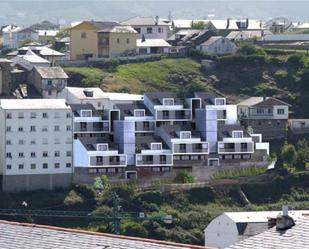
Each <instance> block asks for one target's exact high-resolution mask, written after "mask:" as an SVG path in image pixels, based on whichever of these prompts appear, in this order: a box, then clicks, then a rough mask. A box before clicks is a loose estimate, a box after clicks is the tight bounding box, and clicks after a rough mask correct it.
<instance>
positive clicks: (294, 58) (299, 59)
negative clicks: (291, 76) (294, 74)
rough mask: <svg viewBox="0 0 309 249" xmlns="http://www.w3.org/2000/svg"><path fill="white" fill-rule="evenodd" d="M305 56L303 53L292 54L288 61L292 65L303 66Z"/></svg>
mask: <svg viewBox="0 0 309 249" xmlns="http://www.w3.org/2000/svg"><path fill="white" fill-rule="evenodd" d="M303 59H304V56H303V55H301V54H292V55H290V56H289V57H288V59H287V63H288V64H289V66H292V67H297V68H298V67H302V66H303Z"/></svg>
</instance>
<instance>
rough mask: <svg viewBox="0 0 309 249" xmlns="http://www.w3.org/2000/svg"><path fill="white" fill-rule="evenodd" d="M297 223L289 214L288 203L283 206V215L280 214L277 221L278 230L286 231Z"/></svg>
mask: <svg viewBox="0 0 309 249" xmlns="http://www.w3.org/2000/svg"><path fill="white" fill-rule="evenodd" d="M294 225H295V222H294V220H293V218H292V217H290V216H289V208H288V206H287V205H284V206H283V207H282V215H278V217H277V221H276V229H277V230H278V231H285V230H287V229H290V228H291V227H293V226H294Z"/></svg>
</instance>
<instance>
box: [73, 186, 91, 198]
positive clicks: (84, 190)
mask: <svg viewBox="0 0 309 249" xmlns="http://www.w3.org/2000/svg"><path fill="white" fill-rule="evenodd" d="M73 190H74V191H75V192H76V193H78V194H80V195H81V196H82V197H83V198H84V200H94V199H95V192H94V190H93V188H92V187H91V186H89V185H86V184H81V185H75V186H74V187H73Z"/></svg>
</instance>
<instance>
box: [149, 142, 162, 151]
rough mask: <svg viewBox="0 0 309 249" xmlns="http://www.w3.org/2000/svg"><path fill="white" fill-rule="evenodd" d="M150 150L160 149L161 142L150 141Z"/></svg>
mask: <svg viewBox="0 0 309 249" xmlns="http://www.w3.org/2000/svg"><path fill="white" fill-rule="evenodd" d="M151 150H162V144H161V143H151Z"/></svg>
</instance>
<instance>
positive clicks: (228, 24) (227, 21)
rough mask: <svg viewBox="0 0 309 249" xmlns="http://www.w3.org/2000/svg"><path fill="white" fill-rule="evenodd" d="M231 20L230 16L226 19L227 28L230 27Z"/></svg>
mask: <svg viewBox="0 0 309 249" xmlns="http://www.w3.org/2000/svg"><path fill="white" fill-rule="evenodd" d="M230 21H231V19H230V18H228V19H227V20H226V29H228V28H229V27H230Z"/></svg>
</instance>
